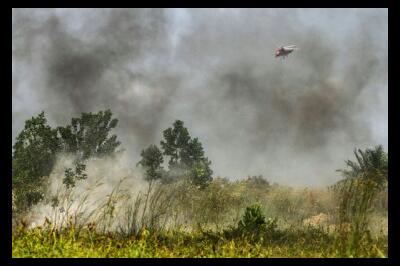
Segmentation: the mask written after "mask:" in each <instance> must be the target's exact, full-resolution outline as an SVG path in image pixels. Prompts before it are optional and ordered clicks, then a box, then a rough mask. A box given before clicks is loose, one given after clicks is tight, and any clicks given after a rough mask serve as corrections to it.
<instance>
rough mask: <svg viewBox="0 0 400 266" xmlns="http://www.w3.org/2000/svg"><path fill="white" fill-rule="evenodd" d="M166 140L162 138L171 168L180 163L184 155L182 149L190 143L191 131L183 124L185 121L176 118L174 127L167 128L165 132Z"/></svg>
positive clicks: (163, 147) (162, 144)
mask: <svg viewBox="0 0 400 266" xmlns="http://www.w3.org/2000/svg"><path fill="white" fill-rule="evenodd" d="M163 136H164V139H165V141H164V140H162V141H161V142H160V143H161V147H162V149H163V150H164V155H167V156H169V158H170V159H169V162H168V165H169V167H170V168H173V167H174V166H177V165H178V164H179V161H180V160H179V159H180V158H181V157H182V156H181V153H182V151H183V150H184V149H185V148H186V147H187V146H188V145H189V141H190V136H189V131H188V130H187V128H186V127H184V126H183V122H182V121H180V120H176V121H175V122H174V124H173V128H167V129H166V130H164V132H163Z"/></svg>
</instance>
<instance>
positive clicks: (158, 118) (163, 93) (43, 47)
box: [12, 9, 387, 185]
mask: <svg viewBox="0 0 400 266" xmlns="http://www.w3.org/2000/svg"><path fill="white" fill-rule="evenodd" d="M12 38H13V44H12V45H13V62H12V68H13V138H15V136H16V134H17V133H18V132H19V130H21V128H22V127H23V122H24V120H26V119H28V118H29V117H30V116H32V115H36V114H37V113H38V112H40V111H41V110H45V112H46V114H47V117H48V118H49V120H50V122H51V123H52V124H54V125H62V124H65V123H68V122H69V119H70V118H71V117H73V116H77V115H79V113H80V112H89V111H92V112H97V111H99V110H101V109H105V108H110V109H111V110H112V111H113V112H114V114H115V117H117V118H118V119H119V125H118V129H117V131H116V134H117V135H118V137H119V138H120V139H121V141H122V145H123V147H124V148H125V149H126V150H127V153H128V155H129V158H130V161H131V163H132V164H135V163H136V162H137V161H138V159H139V154H140V151H141V150H142V149H143V148H145V147H146V146H148V145H149V144H151V143H155V144H158V142H159V141H160V139H161V137H162V135H161V132H162V130H163V129H165V128H167V127H169V126H171V125H172V123H173V121H174V120H176V119H181V120H183V121H184V122H185V125H186V126H187V127H188V129H189V131H190V133H191V135H192V136H195V137H199V139H200V141H201V142H202V143H203V146H204V149H205V152H206V155H207V156H208V157H209V158H210V159H211V161H212V168H213V170H214V172H215V174H216V175H222V176H228V177H230V178H242V177H244V176H246V175H255V174H263V175H264V176H265V177H267V178H268V179H270V180H272V181H276V182H279V183H283V184H290V185H326V184H330V183H332V182H335V181H336V180H338V179H339V178H340V176H338V174H337V173H335V171H334V170H335V169H338V168H341V167H343V166H344V164H343V161H344V160H345V159H348V158H351V157H352V156H353V155H352V151H353V149H354V148H355V147H359V148H365V147H370V146H373V145H377V144H383V145H384V147H385V148H387V123H386V122H385V121H387V45H386V44H387V10H386V9H377V10H369V9H364V10H354V9H347V10H342V9H339V10H337V9H336V10H335V9H334V10H325V9H313V10H308V9H251V10H248V9H200V10H192V9H183V10H182V9H179V10H177V9H140V10H136V9H103V10H100V9H77V10H63V9H61V10H60V9H37V10H20V9H13V36H12ZM285 44H296V45H297V46H298V47H299V48H300V50H299V51H295V52H294V53H293V54H291V55H289V57H288V58H287V59H285V60H279V59H275V58H274V56H273V53H274V49H276V46H277V45H285Z"/></svg>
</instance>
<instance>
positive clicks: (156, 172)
mask: <svg viewBox="0 0 400 266" xmlns="http://www.w3.org/2000/svg"><path fill="white" fill-rule="evenodd" d="M140 156H142V159H141V160H140V161H139V163H138V164H140V165H142V166H143V168H144V169H145V171H146V172H145V179H146V180H147V181H152V180H158V179H161V178H162V176H163V168H162V166H161V164H162V163H163V162H164V159H163V156H162V153H161V151H160V149H159V148H158V147H157V146H156V145H150V146H149V147H148V148H146V149H145V150H143V151H142V153H141V154H140Z"/></svg>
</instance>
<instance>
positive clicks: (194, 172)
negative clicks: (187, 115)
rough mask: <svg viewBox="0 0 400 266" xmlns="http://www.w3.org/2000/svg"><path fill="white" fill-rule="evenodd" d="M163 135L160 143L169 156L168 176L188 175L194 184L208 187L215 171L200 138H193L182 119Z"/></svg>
mask: <svg viewBox="0 0 400 266" xmlns="http://www.w3.org/2000/svg"><path fill="white" fill-rule="evenodd" d="M163 136H164V140H161V142H160V144H161V147H162V149H163V154H164V155H166V156H168V157H169V161H168V166H169V172H168V174H167V175H168V178H169V179H172V180H173V179H176V178H178V177H180V176H182V175H186V176H188V177H189V178H190V179H191V180H192V182H193V183H194V184H196V185H198V186H200V187H202V188H204V187H206V186H207V185H208V184H209V182H210V181H211V180H212V173H213V171H212V170H211V167H210V165H211V161H209V160H208V158H207V157H205V156H204V150H203V146H202V144H201V142H200V141H199V140H198V138H194V139H192V138H191V137H190V135H189V131H188V129H187V128H186V127H184V123H183V122H182V121H180V120H176V121H175V122H174V124H173V128H167V129H166V130H164V131H163Z"/></svg>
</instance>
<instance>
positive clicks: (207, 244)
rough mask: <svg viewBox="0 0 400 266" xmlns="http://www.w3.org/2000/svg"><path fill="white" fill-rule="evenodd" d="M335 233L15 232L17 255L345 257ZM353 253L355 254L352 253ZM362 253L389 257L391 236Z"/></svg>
mask: <svg viewBox="0 0 400 266" xmlns="http://www.w3.org/2000/svg"><path fill="white" fill-rule="evenodd" d="M339 243H341V242H340V241H337V240H336V238H335V236H334V235H332V234H328V233H326V232H324V231H323V230H318V229H304V230H286V231H277V232H275V233H274V234H273V235H265V236H261V239H259V240H257V241H254V240H252V239H251V238H249V237H246V236H239V237H234V238H232V237H227V236H226V235H224V234H223V233H222V232H221V233H217V232H213V231H209V232H191V233H188V232H183V231H170V232H163V233H153V234H151V233H150V232H149V231H147V230H145V231H144V232H143V233H142V234H141V235H140V236H139V237H136V238H135V237H123V236H121V235H119V234H117V233H106V234H101V233H96V232H94V231H91V230H87V229H85V230H83V231H81V232H80V233H79V234H77V233H76V232H74V230H73V229H71V230H64V231H63V232H56V231H51V230H45V229H41V228H35V229H30V230H22V229H17V230H15V231H14V232H13V236H12V256H13V257H14V258H21V257H30V258H40V257H50V258H52V257H56V258H58V257H80V258H146V257H154V258H169V257H183V258H186V257H193V258H196V257H210V258H211V257H244V258H246V257H251V258H254V257H260V258H279V257H285V258H287V257H289V258H326V257H343V253H342V252H341V250H342V249H341V248H340V247H339V246H338V244H339ZM348 257H353V256H352V254H348ZM357 257H377V258H381V257H387V236H382V237H379V238H374V239H373V238H369V239H365V241H363V242H360V249H359V250H358V253H357Z"/></svg>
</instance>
